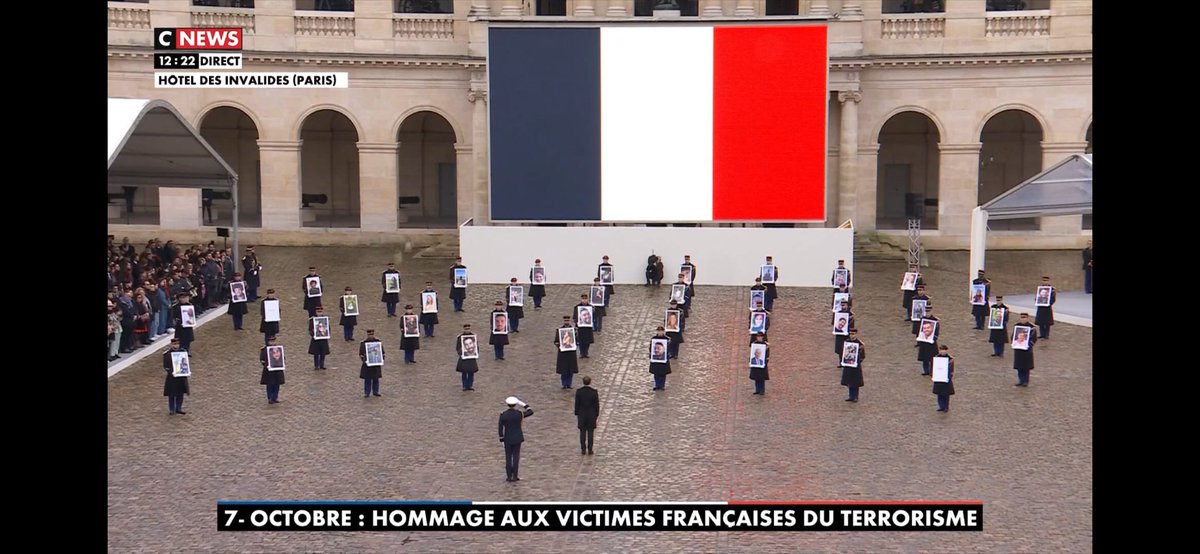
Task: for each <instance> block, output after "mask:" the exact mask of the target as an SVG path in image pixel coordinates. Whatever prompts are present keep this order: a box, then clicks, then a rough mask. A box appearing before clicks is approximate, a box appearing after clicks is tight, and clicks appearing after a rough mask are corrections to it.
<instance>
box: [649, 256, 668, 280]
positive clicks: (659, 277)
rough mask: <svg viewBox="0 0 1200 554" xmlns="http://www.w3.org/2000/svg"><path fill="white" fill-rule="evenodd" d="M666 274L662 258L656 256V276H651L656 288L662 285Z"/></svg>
mask: <svg viewBox="0 0 1200 554" xmlns="http://www.w3.org/2000/svg"><path fill="white" fill-rule="evenodd" d="M665 273H666V272H665V271H664V270H663V261H662V256H654V274H653V275H651V276H650V280H651V281H652V282H653V283H654V286H656V287H657V286H659V285H662V280H663V274H665Z"/></svg>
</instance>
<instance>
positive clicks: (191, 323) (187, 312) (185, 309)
mask: <svg viewBox="0 0 1200 554" xmlns="http://www.w3.org/2000/svg"><path fill="white" fill-rule="evenodd" d="M179 324H180V325H181V326H183V327H195V326H196V307H195V306H190V305H189V306H179Z"/></svg>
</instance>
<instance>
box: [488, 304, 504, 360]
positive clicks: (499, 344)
mask: <svg viewBox="0 0 1200 554" xmlns="http://www.w3.org/2000/svg"><path fill="white" fill-rule="evenodd" d="M492 314H504V319H508V311H507V310H505V309H504V302H502V301H500V300H497V301H496V307H495V308H494V309H493V310H492ZM489 317H491V319H490V320H488V329H491V336H489V337H488V344H490V345H492V349H493V350H495V351H496V359H497V360H503V359H504V347H505V346H507V345H508V335H502V334H499V333H497V332H496V326H495V325H494V324H493V320H495V319H496V316H495V315H491V316H489Z"/></svg>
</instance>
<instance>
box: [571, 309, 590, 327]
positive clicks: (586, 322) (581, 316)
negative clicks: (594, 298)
mask: <svg viewBox="0 0 1200 554" xmlns="http://www.w3.org/2000/svg"><path fill="white" fill-rule="evenodd" d="M575 309H576V310H577V311H578V312H579V313H578V315H576V316H575V318H576V319H578V320H579V326H580V327H591V326H592V307H591V306H576V307H575Z"/></svg>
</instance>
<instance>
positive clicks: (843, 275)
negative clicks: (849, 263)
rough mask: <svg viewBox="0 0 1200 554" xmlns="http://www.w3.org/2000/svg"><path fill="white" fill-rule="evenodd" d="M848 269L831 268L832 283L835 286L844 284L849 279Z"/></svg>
mask: <svg viewBox="0 0 1200 554" xmlns="http://www.w3.org/2000/svg"><path fill="white" fill-rule="evenodd" d="M849 275H850V271H849V270H845V269H835V270H833V284H834V286H837V287H843V286H846V284H847V281H848V280H849Z"/></svg>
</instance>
